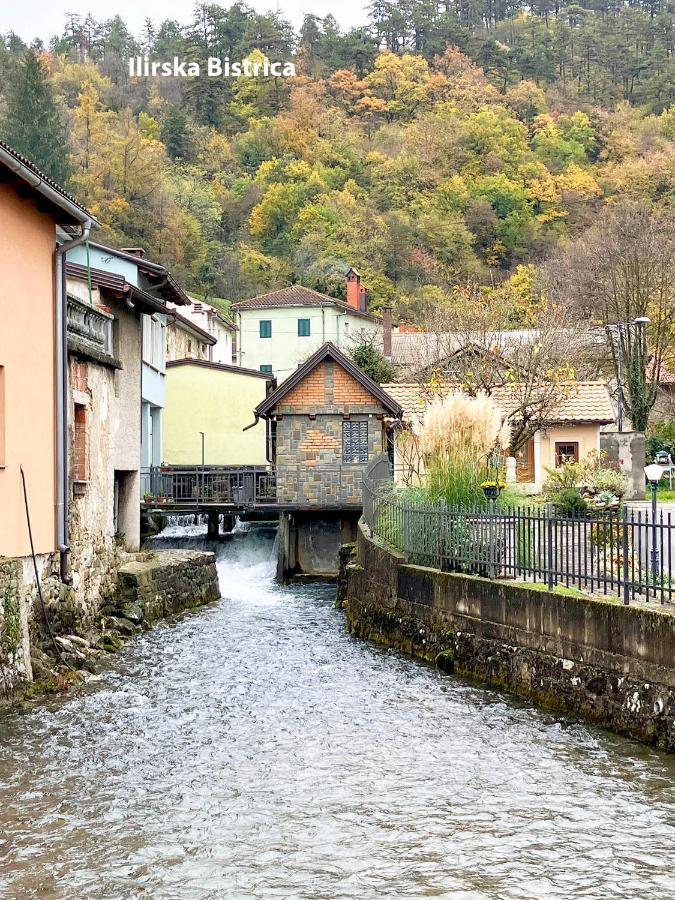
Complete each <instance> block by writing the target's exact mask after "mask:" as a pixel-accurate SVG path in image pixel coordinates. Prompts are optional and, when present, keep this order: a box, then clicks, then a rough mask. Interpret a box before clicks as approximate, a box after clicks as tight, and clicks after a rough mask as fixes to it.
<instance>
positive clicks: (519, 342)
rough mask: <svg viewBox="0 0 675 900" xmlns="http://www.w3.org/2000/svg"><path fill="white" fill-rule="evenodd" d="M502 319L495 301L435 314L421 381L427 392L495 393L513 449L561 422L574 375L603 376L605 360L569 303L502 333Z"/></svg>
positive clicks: (424, 342)
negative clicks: (532, 324)
mask: <svg viewBox="0 0 675 900" xmlns="http://www.w3.org/2000/svg"><path fill="white" fill-rule="evenodd" d="M500 318H501V317H500V313H499V309H498V308H497V307H495V305H493V304H482V303H477V304H474V305H473V307H471V306H469V307H467V308H464V309H463V310H452V311H448V310H444V311H436V312H435V313H434V314H433V315H432V316H430V317H429V319H428V320H427V321H425V322H424V327H425V329H426V331H425V333H424V334H421V335H419V338H420V341H419V343H420V345H421V347H423V348H424V349H423V350H421V349H420V350H419V351H418V354H417V356H418V359H419V360H420V362H421V365H420V366H419V368H418V370H417V373H416V375H415V380H417V381H418V383H419V384H420V385H421V392H422V394H423V395H426V396H433V395H435V394H438V393H443V392H445V391H447V390H452V389H454V390H457V389H461V390H462V391H465V392H466V393H469V394H473V395H475V394H478V393H484V394H487V395H491V396H493V397H494V399H495V400H496V401H497V403H498V405H499V406H500V408H501V409H502V411H503V413H504V415H505V417H506V418H508V420H509V424H510V425H511V443H510V446H509V452H510V453H511V454H515V453H516V452H517V451H518V450H519V449H520V448H521V447H523V446H524V445H525V444H526V443H527V441H528V440H529V439H530V437H531V436H532V435H533V434H534V433H535V432H537V431H539V430H540V429H542V428H544V427H545V426H546V425H549V424H550V423H551V422H554V421H555V420H556V414H557V412H558V411H559V410H560V408H561V406H562V405H563V404H564V403H565V401H566V400H568V399H569V398H570V396H572V395H573V394H574V391H575V390H576V388H575V381H576V380H578V379H585V378H589V377H592V378H596V377H597V376H598V370H599V367H600V365H601V360H600V359H598V354H597V343H596V341H595V338H594V336H593V335H591V334H589V332H588V330H587V329H579V328H578V327H577V325H576V322H575V321H574V318H573V317H572V316H571V315H570V314H569V313H568V311H567V310H566V309H564V308H559V307H556V306H554V305H553V304H547V305H545V306H543V307H542V310H541V314H540V317H539V320H538V321H537V322H536V323H535V327H533V328H531V329H527V330H509V331H504V330H501V329H500V328H499V321H500Z"/></svg>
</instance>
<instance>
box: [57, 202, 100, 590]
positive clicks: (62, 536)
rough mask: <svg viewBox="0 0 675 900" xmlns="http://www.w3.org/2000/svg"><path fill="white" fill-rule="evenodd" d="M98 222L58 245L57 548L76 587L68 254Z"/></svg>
mask: <svg viewBox="0 0 675 900" xmlns="http://www.w3.org/2000/svg"><path fill="white" fill-rule="evenodd" d="M92 226H93V227H98V223H97V222H96V220H95V219H91V218H88V219H87V220H86V221H85V222H83V223H82V233H81V234H80V235H79V237H76V238H73V240H72V241H67V242H66V243H64V244H61V245H59V246H57V248H56V259H55V263H56V265H55V281H56V285H55V286H56V545H57V547H58V551H59V574H60V577H61V581H62V582H63V584H68V585H70V584H72V583H73V576H72V574H71V572H70V543H69V541H70V535H69V533H68V513H69V503H70V492H69V491H70V488H69V477H68V462H69V460H68V444H69V435H68V324H67V312H66V304H67V298H66V267H65V266H64V264H63V261H64V258H65V255H66V253H67V252H68V251H69V250H73V249H74V248H75V247H77V246H79V245H80V244H83V243H84V242H85V241H87V240H88V239H89V234H90V232H91V229H92Z"/></svg>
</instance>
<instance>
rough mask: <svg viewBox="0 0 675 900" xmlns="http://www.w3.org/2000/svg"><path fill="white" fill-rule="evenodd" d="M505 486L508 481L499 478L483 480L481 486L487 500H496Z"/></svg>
mask: <svg viewBox="0 0 675 900" xmlns="http://www.w3.org/2000/svg"><path fill="white" fill-rule="evenodd" d="M505 487H506V482H505V481H501V479H498V478H495V479H488V480H487V481H482V482H481V488H482V490H483V493H484V494H485V498H486V499H487V500H496V499H497V497H499V495H500V494H501V492H502V491H503V490H504V488H505Z"/></svg>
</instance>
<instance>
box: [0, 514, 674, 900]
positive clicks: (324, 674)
mask: <svg viewBox="0 0 675 900" xmlns="http://www.w3.org/2000/svg"><path fill="white" fill-rule="evenodd" d="M189 532H191V533H192V534H193V535H196V536H193V537H190V538H188V537H186V534H187V533H189ZM172 534H173V536H174V537H173V538H172ZM176 536H178V537H176ZM174 539H175V540H176V542H177V543H179V544H181V545H186V544H187V545H194V546H201V545H202V538H201V537H200V536H199V529H198V528H193V529H187V530H186V529H174V530H173V533H172V532H171V531H170V532H169V534H168V535H165V536H164V541H165V543H171V542H172V541H173V540H174ZM272 542H273V535H272V534H270V533H269V532H265V531H264V530H261V529H259V528H258V527H256V526H252V528H251V529H250V532H249V533H248V534H243V533H240V534H238V535H237V536H236V537H235V539H234V540H233V541H232V542H231V543H229V544H226V545H222V546H220V547H219V548H218V555H219V560H218V566H219V571H220V577H221V584H222V592H223V597H224V599H223V600H221V601H219V602H217V603H215V604H212V605H210V606H209V607H207V608H203V609H201V610H198V611H194V612H191V613H189V614H187V615H184V616H182V617H180V618H179V619H177V620H175V621H172V622H169V623H163V624H161V625H159V626H158V627H157V628H155V629H154V630H153V631H151V632H148V633H146V634H144V635H143V636H141V637H139V638H137V639H135V640H133V641H132V642H131V643H129V644H128V645H127V646H126V647H125V648H124V649H123V650H122V651H121V652H120V653H119V654H117V655H115V656H113V657H111V658H110V659H109V661H108V664H107V668H106V670H105V672H104V673H103V674H102V676H101V677H100V679H99V680H97V681H94V682H90V683H89V684H87V685H86V687H84V688H83V689H81V690H80V691H79V692H77V693H75V694H71V695H70V696H68V697H64V698H58V699H55V700H51V701H49V702H47V703H43V704H38V705H33V706H30V707H29V708H28V709H22V710H19V711H16V712H11V713H9V714H5V715H4V716H3V717H2V718H1V719H0V897H3V898H4V897H11V898H15V897H21V898H23V897H40V898H42V897H47V898H52V897H53V898H61V897H63V898H66V897H67V898H85V897H87V898H89V897H91V898H126V897H134V898H136V897H152V898H155V897H157V898H180V900H182V898H195V900H197V898H198V900H202V898H220V897H228V898H229V897H232V898H248V897H251V898H258V897H297V898H359V900H361V898H370V897H374V898H375V897H382V898H384V897H386V898H391V897H453V898H459V900H469V898H471V900H473V898H544V897H556V898H557V897H559V898H571V897H588V898H609V897H611V898H613V900H617V898H631V900H634V898H637V897H640V898H642V900H644V898H672V897H673V896H675V874H674V872H673V863H674V859H675V857H674V854H675V759H673V758H672V757H669V756H666V755H664V754H661V753H658V752H656V751H654V750H651V749H649V748H646V747H641V746H640V745H637V744H634V743H632V742H631V741H628V740H623V739H621V738H618V737H614V736H612V735H610V734H607V733H605V732H602V731H600V730H596V729H593V728H589V727H586V726H584V725H581V724H578V723H575V722H573V721H571V720H568V719H565V718H563V717H559V716H555V715H552V714H549V713H546V712H542V711H540V710H537V709H535V708H533V707H532V706H530V705H529V704H527V703H523V702H519V701H517V700H516V699H514V698H512V697H509V696H507V695H505V694H502V693H500V692H498V691H494V690H490V689H488V688H485V687H482V686H480V685H473V684H470V683H467V682H466V681H463V680H461V679H458V678H454V677H452V676H450V677H448V676H443V675H440V674H439V673H438V672H436V671H435V670H434V669H433V668H432V667H427V666H424V665H421V664H420V663H418V662H414V661H412V660H409V659H406V658H404V657H403V656H401V655H399V654H397V653H394V652H390V651H386V650H383V649H381V648H378V647H376V646H372V645H370V644H367V643H365V642H361V641H358V640H356V639H353V638H351V637H350V636H349V635H348V634H346V632H345V630H344V626H343V620H342V614H341V613H340V612H338V611H336V610H335V609H334V608H333V600H334V590H333V589H332V588H330V587H326V586H315V587H308V586H303V587H279V586H277V585H275V584H274V582H273V571H274V562H273V558H272V555H273V545H272Z"/></svg>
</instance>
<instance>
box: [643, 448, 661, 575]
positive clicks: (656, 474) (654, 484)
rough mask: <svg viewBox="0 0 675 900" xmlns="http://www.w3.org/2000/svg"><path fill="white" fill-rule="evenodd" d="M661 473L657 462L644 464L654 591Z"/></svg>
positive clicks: (657, 571) (657, 557) (657, 564)
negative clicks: (649, 498) (649, 493)
mask: <svg viewBox="0 0 675 900" xmlns="http://www.w3.org/2000/svg"><path fill="white" fill-rule="evenodd" d="M662 475H663V468H662V467H661V466H659V465H658V464H657V463H651V465H649V466H645V476H646V478H647V481H648V482H649V487H650V488H651V490H652V552H651V561H652V579H653V581H654V590H655V591H656V583H657V581H658V578H659V547H658V541H657V528H656V491H657V489H658V486H659V481H661V476H662Z"/></svg>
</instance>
